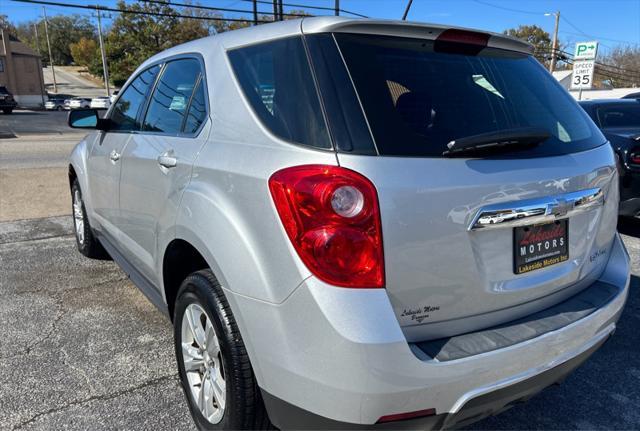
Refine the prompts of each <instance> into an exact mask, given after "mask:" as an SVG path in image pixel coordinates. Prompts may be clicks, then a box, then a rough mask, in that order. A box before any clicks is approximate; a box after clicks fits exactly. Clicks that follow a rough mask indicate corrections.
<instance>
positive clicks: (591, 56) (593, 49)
mask: <svg viewBox="0 0 640 431" xmlns="http://www.w3.org/2000/svg"><path fill="white" fill-rule="evenodd" d="M597 53H598V42H597V41H595V40H594V41H591V42H578V43H576V53H575V55H574V56H573V59H574V60H595V58H596V54H597Z"/></svg>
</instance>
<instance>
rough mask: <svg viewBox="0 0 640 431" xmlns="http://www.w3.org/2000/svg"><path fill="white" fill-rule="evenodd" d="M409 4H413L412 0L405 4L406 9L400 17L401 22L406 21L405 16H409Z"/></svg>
mask: <svg viewBox="0 0 640 431" xmlns="http://www.w3.org/2000/svg"><path fill="white" fill-rule="evenodd" d="M411 3H413V0H409V2H408V3H407V8H406V9H405V10H404V15H402V21H406V20H407V15H409V9H411Z"/></svg>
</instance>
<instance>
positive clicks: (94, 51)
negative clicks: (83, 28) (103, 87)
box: [69, 37, 102, 77]
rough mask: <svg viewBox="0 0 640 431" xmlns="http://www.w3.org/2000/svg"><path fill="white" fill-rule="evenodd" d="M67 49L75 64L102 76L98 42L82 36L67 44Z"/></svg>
mask: <svg viewBox="0 0 640 431" xmlns="http://www.w3.org/2000/svg"><path fill="white" fill-rule="evenodd" d="M69 49H70V50H71V55H72V56H73V62H74V63H75V64H77V65H79V66H84V67H86V68H87V70H88V71H89V73H91V74H92V75H95V76H99V77H102V57H101V54H100V47H99V46H98V42H96V41H95V40H93V39H87V38H85V37H83V38H82V39H80V40H79V41H78V42H76V43H72V44H71V45H69Z"/></svg>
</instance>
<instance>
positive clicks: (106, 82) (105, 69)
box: [96, 5, 111, 97]
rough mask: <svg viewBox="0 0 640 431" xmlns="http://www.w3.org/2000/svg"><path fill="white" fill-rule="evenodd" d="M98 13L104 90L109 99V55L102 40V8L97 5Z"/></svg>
mask: <svg viewBox="0 0 640 431" xmlns="http://www.w3.org/2000/svg"><path fill="white" fill-rule="evenodd" d="M96 12H97V14H98V39H99V40H100V53H101V54H102V73H103V76H104V89H105V90H106V91H107V97H111V89H110V88H109V68H108V67H107V53H106V52H105V51H104V42H103V40H102V20H101V18H100V8H99V7H98V6H97V5H96Z"/></svg>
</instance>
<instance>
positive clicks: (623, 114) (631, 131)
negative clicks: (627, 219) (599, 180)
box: [580, 98, 640, 217]
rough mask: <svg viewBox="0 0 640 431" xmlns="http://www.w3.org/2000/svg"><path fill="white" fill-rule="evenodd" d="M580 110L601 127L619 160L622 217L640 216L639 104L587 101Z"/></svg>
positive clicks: (634, 102) (636, 100) (635, 100)
mask: <svg viewBox="0 0 640 431" xmlns="http://www.w3.org/2000/svg"><path fill="white" fill-rule="evenodd" d="M580 106H582V108H583V109H584V110H585V111H587V114H589V116H590V117H591V119H592V120H593V121H594V122H595V123H596V124H597V125H598V127H600V130H602V133H603V134H604V136H606V138H607V139H608V140H609V142H610V143H611V145H612V146H613V149H614V151H615V152H616V154H617V155H618V158H619V160H620V164H619V167H620V215H623V216H631V217H638V216H640V100H639V99H632V98H630V99H601V100H585V101H581V102H580Z"/></svg>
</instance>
